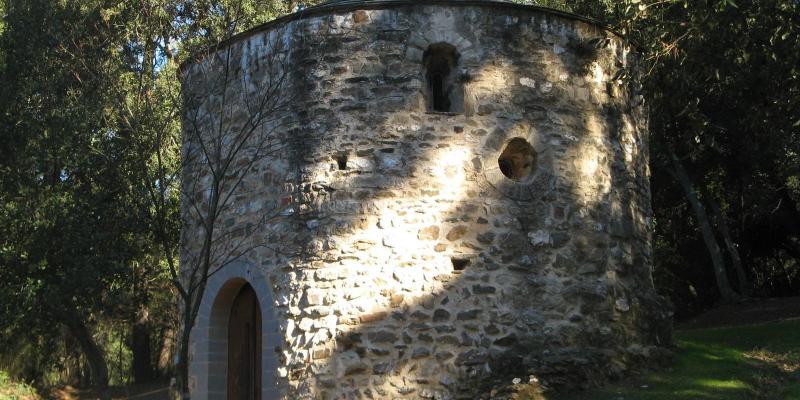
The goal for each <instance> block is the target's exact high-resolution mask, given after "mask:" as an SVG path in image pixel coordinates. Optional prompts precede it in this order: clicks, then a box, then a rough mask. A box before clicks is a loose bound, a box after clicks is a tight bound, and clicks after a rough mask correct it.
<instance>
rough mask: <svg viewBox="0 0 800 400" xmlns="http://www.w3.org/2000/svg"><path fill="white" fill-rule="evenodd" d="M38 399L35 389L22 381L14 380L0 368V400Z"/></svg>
mask: <svg viewBox="0 0 800 400" xmlns="http://www.w3.org/2000/svg"><path fill="white" fill-rule="evenodd" d="M35 399H39V395H38V394H37V393H36V390H35V389H34V388H33V387H32V386H30V385H28V384H26V383H24V382H16V381H14V380H13V379H11V377H10V376H8V373H6V372H5V371H2V370H0V400H35Z"/></svg>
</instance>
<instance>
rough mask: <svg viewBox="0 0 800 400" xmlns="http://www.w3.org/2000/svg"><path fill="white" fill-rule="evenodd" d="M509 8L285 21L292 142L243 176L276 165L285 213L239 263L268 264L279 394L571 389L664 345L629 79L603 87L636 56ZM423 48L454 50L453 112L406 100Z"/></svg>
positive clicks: (414, 97) (580, 27) (416, 83)
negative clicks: (513, 146) (462, 104)
mask: <svg viewBox="0 0 800 400" xmlns="http://www.w3.org/2000/svg"><path fill="white" fill-rule="evenodd" d="M506 11H507V10H504V9H502V8H497V9H494V10H490V9H484V8H477V7H452V8H444V7H423V6H407V7H402V8H398V9H392V10H383V11H382V10H356V11H353V12H343V13H341V14H335V15H331V16H327V17H316V18H312V19H308V20H301V21H297V22H293V23H292V24H293V25H294V28H293V30H290V31H287V33H286V34H287V35H293V40H294V43H297V44H299V45H296V46H295V47H294V48H295V50H294V51H293V52H292V65H293V66H295V68H294V72H293V77H292V82H293V84H294V97H295V98H294V101H295V102H296V105H297V110H296V112H295V113H294V117H293V120H294V123H293V124H292V126H291V127H290V128H289V129H288V130H287V131H286V132H287V133H288V135H287V136H286V139H287V140H288V143H289V144H290V145H289V147H288V148H287V149H286V150H287V151H286V152H285V153H284V156H285V157H280V158H279V159H276V160H271V161H269V162H265V165H264V168H263V169H262V170H260V171H258V172H259V175H264V174H279V173H280V171H279V170H280V169H281V168H286V167H288V168H286V171H288V173H287V174H286V177H287V178H286V179H285V180H284V181H285V182H287V183H289V185H288V186H287V187H286V188H284V190H285V191H286V193H285V194H286V195H287V196H291V199H292V201H291V202H290V203H289V202H287V204H282V206H284V207H285V210H291V212H288V213H285V215H287V216H288V217H287V218H286V219H285V220H282V221H281V222H276V223H275V224H273V225H272V226H271V232H270V233H269V234H268V235H267V236H268V237H270V238H271V239H272V241H273V242H274V243H279V244H280V246H282V247H283V249H282V250H280V251H278V250H276V249H275V248H274V247H273V248H271V249H270V248H266V247H265V248H262V249H259V250H258V251H254V253H253V255H252V257H248V258H252V259H254V260H258V262H256V263H255V264H256V265H264V267H265V268H268V269H269V268H274V267H271V266H270V265H273V266H280V267H277V268H274V269H273V270H272V272H270V273H268V275H269V276H270V280H271V284H272V285H273V288H274V290H275V298H276V299H279V300H278V301H277V307H276V311H277V314H278V317H279V319H280V320H281V321H282V323H281V330H282V333H283V334H284V335H285V337H286V345H285V346H284V347H283V348H281V349H275V350H276V351H279V352H280V355H281V358H282V361H284V362H285V363H284V364H285V365H286V369H285V370H283V371H281V372H280V374H281V375H283V377H282V378H281V379H282V380H284V382H285V383H286V384H287V390H288V393H289V396H290V397H293V398H294V397H303V396H311V397H319V398H340V397H341V398H351V397H353V398H360V397H365V398H386V397H391V396H409V397H414V398H449V397H456V398H470V399H472V398H477V397H476V396H477V395H476V394H477V393H486V392H487V391H488V390H491V388H492V387H494V386H496V385H499V386H503V384H505V385H510V384H511V382H512V379H514V378H522V381H523V382H527V381H528V379H529V376H530V375H533V376H536V377H537V379H540V380H541V381H542V382H543V383H544V384H546V385H548V386H561V387H564V386H566V387H576V385H578V386H585V385H587V384H596V383H600V382H602V381H604V380H605V379H607V378H617V377H620V376H622V375H623V374H624V373H625V372H626V371H627V369H628V368H629V367H631V366H638V365H641V364H643V363H644V362H647V360H648V359H650V358H651V357H655V356H657V355H658V354H656V353H658V349H657V348H655V347H653V346H654V345H655V346H666V345H668V344H669V341H670V338H669V335H670V332H669V322H668V320H669V314H668V311H666V307H665V305H664V303H663V300H662V299H661V298H660V297H658V296H656V294H655V291H654V288H653V286H652V279H651V277H650V272H651V271H650V268H651V265H652V259H651V257H652V255H651V253H650V249H649V247H648V246H649V240H650V232H649V226H648V224H649V220H648V219H649V216H650V215H651V212H650V205H649V203H650V198H649V183H648V179H649V176H648V171H647V162H648V155H647V142H646V140H647V134H646V129H647V128H646V126H647V122H646V119H645V118H646V117H645V115H644V113H643V112H642V108H641V105H640V103H639V102H640V101H641V100H640V98H639V96H638V94H637V92H636V88H635V85H636V79H635V76H632V77H631V78H632V79H631V80H629V81H620V82H615V80H616V79H612V77H614V75H616V73H617V71H620V70H622V71H627V72H628V73H632V72H633V71H635V68H636V66H635V65H627V63H628V62H630V61H629V60H628V57H627V54H625V53H626V51H627V50H625V49H624V48H623V47H622V45H621V44H620V43H619V41H618V39H616V38H614V37H611V40H603V39H606V38H608V37H609V36H608V35H609V34H608V33H607V32H604V31H603V30H601V29H599V28H596V27H591V26H589V25H587V24H585V23H583V22H578V21H570V20H565V19H564V18H562V17H557V16H553V15H547V14H542V13H533V14H531V13H527V12H523V11H508V12H506ZM301 28H302V30H301ZM595 39H600V40H595ZM440 42H444V43H449V44H452V45H454V46H455V47H456V49H457V50H458V51H459V53H460V60H459V62H460V65H459V68H463V69H464V72H465V73H464V87H465V97H466V100H465V101H467V102H474V103H473V107H472V109H471V110H469V109H468V110H467V111H466V112H465V113H464V114H452V115H451V114H441V113H439V114H437V113H426V112H425V109H424V104H425V103H424V99H422V98H421V96H422V92H423V91H422V85H424V77H423V69H422V67H421V61H422V54H423V52H424V50H425V48H426V47H427V46H428V45H430V44H435V43H440ZM596 43H603V44H606V45H608V47H595V44H596ZM614 78H617V77H614ZM513 138H523V139H525V140H526V141H528V142H529V143H530V144H531V145H532V147H533V149H534V150H535V152H536V158H537V165H536V167H535V168H536V169H535V172H534V173H533V176H532V177H530V178H528V180H526V181H525V182H522V183H520V182H515V181H513V180H510V179H508V178H506V177H505V176H503V174H502V171H501V170H500V167H499V165H498V162H497V160H498V157H499V156H500V154H501V153H502V152H503V149H504V147H505V145H506V144H507V143H508V142H509V141H510V140H511V139H513ZM287 188H288V190H287ZM255 193H258V191H255ZM285 243H289V244H288V245H284V244H285ZM280 299H283V300H280Z"/></svg>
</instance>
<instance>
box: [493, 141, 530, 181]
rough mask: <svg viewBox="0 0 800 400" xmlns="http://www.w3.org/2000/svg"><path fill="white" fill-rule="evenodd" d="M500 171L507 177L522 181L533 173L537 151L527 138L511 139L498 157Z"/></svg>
mask: <svg viewBox="0 0 800 400" xmlns="http://www.w3.org/2000/svg"><path fill="white" fill-rule="evenodd" d="M497 163H498V165H499V166H500V172H502V173H503V175H505V176H506V178H508V179H511V180H514V181H517V182H520V181H524V180H526V179H527V178H529V177H530V176H531V174H533V169H534V166H535V164H536V151H535V150H533V146H531V144H530V143H528V141H527V140H525V139H522V138H514V139H511V141H510V142H508V144H507V145H506V148H505V149H503V152H502V153H501V154H500V158H498V159H497Z"/></svg>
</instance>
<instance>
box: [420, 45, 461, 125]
mask: <svg viewBox="0 0 800 400" xmlns="http://www.w3.org/2000/svg"><path fill="white" fill-rule="evenodd" d="M458 59H459V55H458V52H457V51H456V48H455V47H453V46H452V45H450V44H447V43H437V44H432V45H430V46H429V47H428V49H427V50H426V51H425V54H424V55H423V63H424V65H425V81H426V83H427V85H426V86H425V102H426V107H427V110H428V111H432V112H463V111H464V93H463V87H462V83H461V79H460V77H459V76H458V73H457V70H458Z"/></svg>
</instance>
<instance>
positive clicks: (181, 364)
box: [175, 302, 194, 400]
mask: <svg viewBox="0 0 800 400" xmlns="http://www.w3.org/2000/svg"><path fill="white" fill-rule="evenodd" d="M186 303H187V302H185V303H184V310H190V309H191V305H187V304H186ZM182 317H183V326H182V327H181V328H182V329H181V336H180V341H178V362H177V365H176V366H175V369H176V371H175V376H176V381H177V382H176V383H177V385H178V392H179V393H180V399H181V400H189V399H190V397H191V395H190V393H189V340H190V334H191V331H192V327H193V325H194V320H193V319H192V317H191V312H189V311H184V312H183V316H182Z"/></svg>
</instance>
